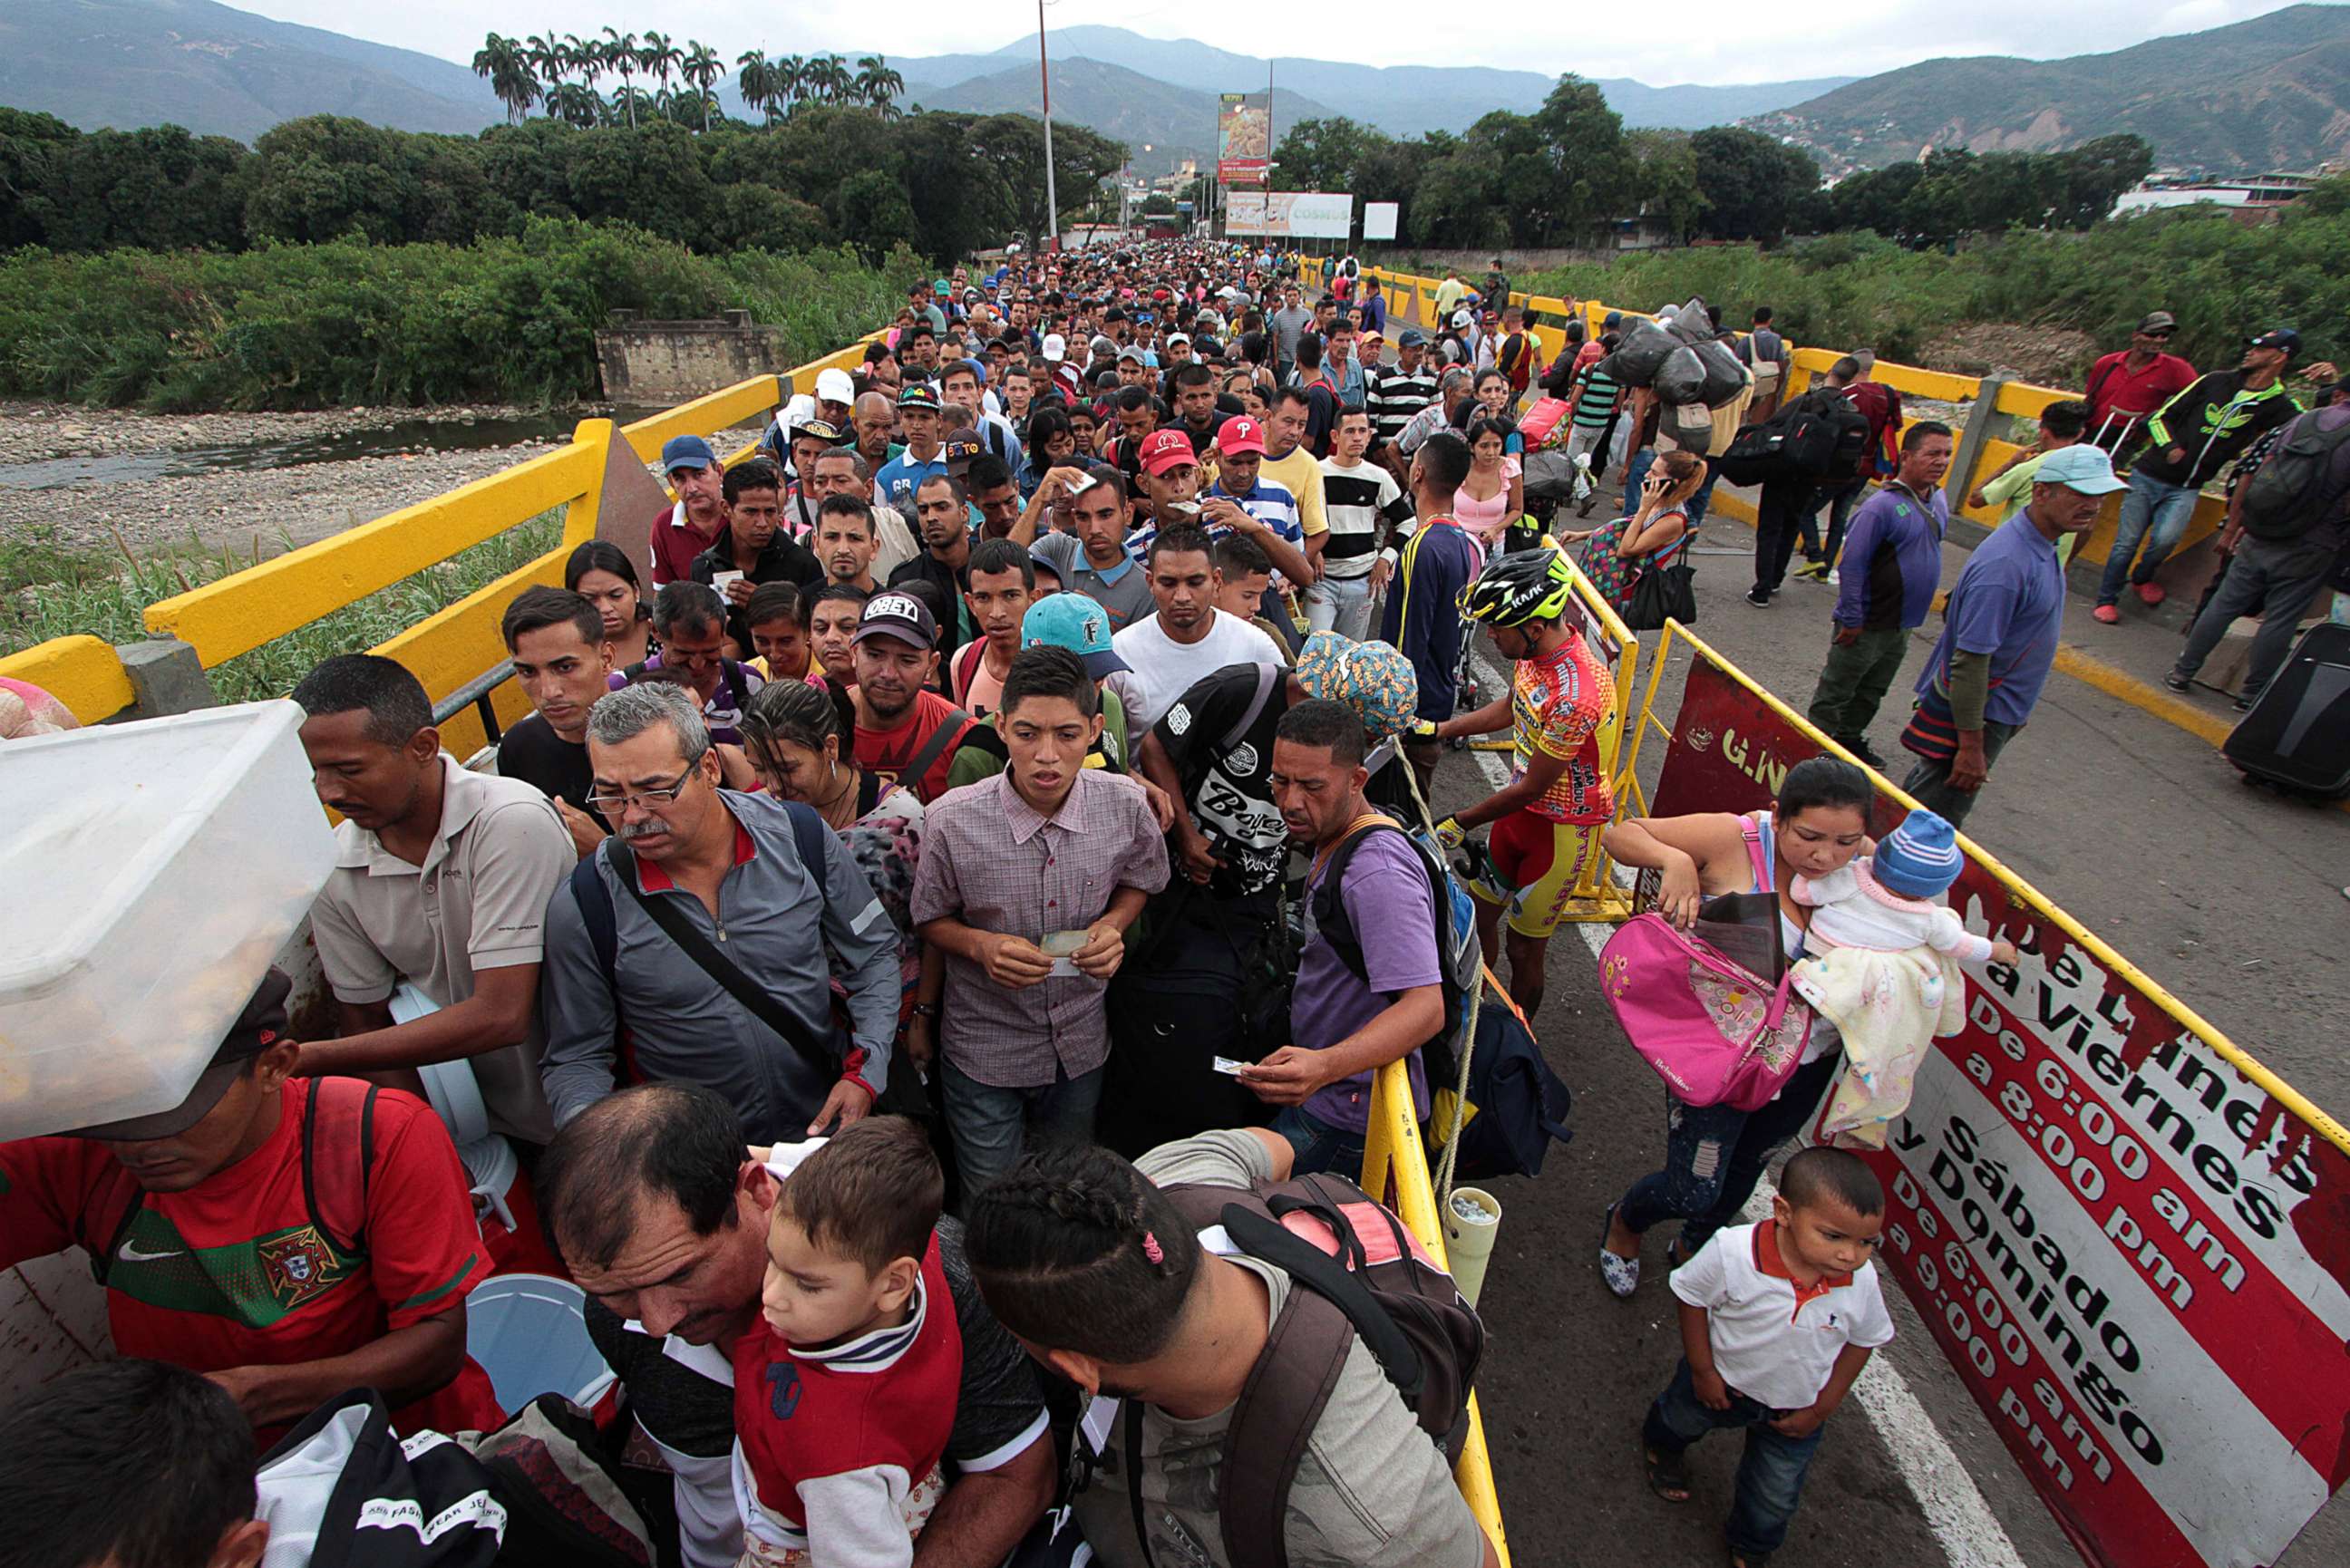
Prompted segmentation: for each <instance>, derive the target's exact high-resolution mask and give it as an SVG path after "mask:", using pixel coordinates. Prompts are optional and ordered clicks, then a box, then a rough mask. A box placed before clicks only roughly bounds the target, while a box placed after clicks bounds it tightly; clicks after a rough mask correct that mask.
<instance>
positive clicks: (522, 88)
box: [473, 33, 539, 125]
mask: <svg viewBox="0 0 2350 1568" xmlns="http://www.w3.org/2000/svg"><path fill="white" fill-rule="evenodd" d="M473 74H474V75H475V76H477V77H483V78H487V79H488V81H489V84H490V90H491V91H492V92H494V93H495V94H497V95H498V101H499V102H500V103H503V104H504V105H505V106H506V123H507V124H509V125H512V124H514V123H515V122H516V121H518V120H520V119H522V117H523V116H524V115H525V113H527V112H529V109H530V106H531V105H532V104H535V103H536V102H537V101H538V97H539V93H538V78H536V77H535V76H533V75H532V74H531V69H530V57H529V56H528V55H527V54H526V53H525V51H524V49H523V47H522V46H521V45H520V44H517V43H515V41H514V40H513V39H512V38H505V37H501V36H498V35H497V34H495V33H492V34H491V35H490V36H489V37H488V38H486V39H485V40H484V42H483V44H482V47H481V48H480V49H479V50H478V51H476V52H475V54H474V56H473Z"/></svg>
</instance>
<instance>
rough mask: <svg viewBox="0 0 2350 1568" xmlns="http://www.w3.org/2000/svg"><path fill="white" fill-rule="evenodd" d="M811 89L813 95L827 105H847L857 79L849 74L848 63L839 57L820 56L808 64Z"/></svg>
mask: <svg viewBox="0 0 2350 1568" xmlns="http://www.w3.org/2000/svg"><path fill="white" fill-rule="evenodd" d="M807 74H808V78H809V82H808V85H809V88H811V90H812V92H813V95H814V96H815V97H816V98H819V99H823V100H824V101H825V102H827V103H846V102H847V101H848V95H849V88H850V86H851V84H852V83H853V82H854V80H855V78H852V77H851V76H850V75H849V74H848V62H847V61H846V60H844V59H842V58H841V57H839V56H838V55H818V56H816V57H815V58H814V59H812V60H810V61H809V62H808V67H807Z"/></svg>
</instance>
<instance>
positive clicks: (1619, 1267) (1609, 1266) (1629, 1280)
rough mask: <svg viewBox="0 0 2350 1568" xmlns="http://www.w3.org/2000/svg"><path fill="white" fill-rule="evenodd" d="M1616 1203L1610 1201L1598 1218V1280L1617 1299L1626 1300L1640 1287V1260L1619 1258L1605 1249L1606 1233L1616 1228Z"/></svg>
mask: <svg viewBox="0 0 2350 1568" xmlns="http://www.w3.org/2000/svg"><path fill="white" fill-rule="evenodd" d="M1616 1207H1617V1206H1616V1205H1615V1204H1613V1203H1610V1204H1609V1205H1608V1206H1607V1213H1605V1214H1603V1215H1601V1216H1600V1218H1599V1280H1600V1282H1601V1283H1602V1284H1604V1285H1606V1286H1607V1293H1608V1294H1610V1295H1612V1296H1614V1297H1616V1299H1617V1300H1618V1301H1628V1300H1630V1299H1631V1295H1632V1293H1633V1292H1634V1291H1637V1290H1638V1289H1639V1288H1640V1260H1639V1259H1638V1258H1619V1257H1617V1255H1616V1254H1615V1253H1613V1252H1611V1251H1608V1250H1607V1234H1608V1232H1609V1231H1613V1230H1615V1229H1616Z"/></svg>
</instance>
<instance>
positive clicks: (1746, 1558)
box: [1730, 1546, 1771, 1568]
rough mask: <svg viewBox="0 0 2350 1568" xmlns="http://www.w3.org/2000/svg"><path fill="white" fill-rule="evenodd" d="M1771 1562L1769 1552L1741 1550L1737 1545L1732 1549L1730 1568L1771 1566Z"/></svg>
mask: <svg viewBox="0 0 2350 1568" xmlns="http://www.w3.org/2000/svg"><path fill="white" fill-rule="evenodd" d="M1770 1562H1771V1554H1770V1553H1769V1552H1741V1551H1740V1550H1738V1548H1737V1547H1735V1546H1733V1547H1731V1549H1730V1568H1770Z"/></svg>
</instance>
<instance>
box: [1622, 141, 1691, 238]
mask: <svg viewBox="0 0 2350 1568" xmlns="http://www.w3.org/2000/svg"><path fill="white" fill-rule="evenodd" d="M1625 145H1626V148H1627V151H1629V152H1630V153H1631V156H1632V189H1633V191H1634V192H1635V197H1636V199H1637V201H1638V203H1639V211H1640V213H1642V214H1644V215H1646V216H1649V217H1655V218H1660V219H1662V220H1663V221H1664V223H1665V224H1666V225H1667V226H1668V227H1669V228H1670V229H1671V230H1672V234H1673V238H1674V239H1675V240H1676V241H1677V242H1679V243H1680V244H1688V243H1689V241H1690V238H1691V236H1693V235H1694V234H1697V232H1698V228H1699V223H1700V219H1701V218H1702V217H1703V216H1704V214H1705V210H1706V196H1705V188H1704V186H1703V184H1702V183H1701V182H1700V179H1699V176H1698V155H1697V152H1696V151H1695V149H1694V148H1693V147H1692V145H1691V139H1690V136H1689V135H1688V134H1687V133H1685V132H1683V131H1679V130H1654V129H1644V130H1635V131H1632V132H1629V133H1628V134H1627V136H1626V138H1625ZM1627 215H1628V214H1627Z"/></svg>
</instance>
